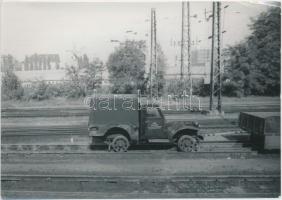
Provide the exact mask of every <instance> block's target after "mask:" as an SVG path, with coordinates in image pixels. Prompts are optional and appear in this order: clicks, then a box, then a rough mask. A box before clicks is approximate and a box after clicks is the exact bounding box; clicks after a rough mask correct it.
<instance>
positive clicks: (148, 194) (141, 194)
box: [1, 174, 280, 198]
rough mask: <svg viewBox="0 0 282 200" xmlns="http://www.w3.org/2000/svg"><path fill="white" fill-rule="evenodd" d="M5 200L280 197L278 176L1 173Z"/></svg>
mask: <svg viewBox="0 0 282 200" xmlns="http://www.w3.org/2000/svg"><path fill="white" fill-rule="evenodd" d="M1 179H2V180H1V186H2V197H4V198H19V197H20V198H160V197H163V198H173V197H174V198H188V197H194V198H195V197H198V198H203V197H225V198H226V197H229V198H232V197H253V198H254V197H256V198H258V197H272V198H275V197H276V198H277V197H278V196H280V174H273V175H208V176H199V175H194V176H193V175H191V176H89V175H87V176H81V175H79V176H75V175H22V174H18V175H17V174H2V176H1Z"/></svg>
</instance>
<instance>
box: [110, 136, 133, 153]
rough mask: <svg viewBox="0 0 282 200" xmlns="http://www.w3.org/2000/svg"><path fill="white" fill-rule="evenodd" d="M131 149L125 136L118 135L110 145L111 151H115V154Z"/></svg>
mask: <svg viewBox="0 0 282 200" xmlns="http://www.w3.org/2000/svg"><path fill="white" fill-rule="evenodd" d="M128 147H129V141H128V139H127V138H126V137H125V136H123V135H117V136H115V137H114V138H113V140H112V142H111V143H110V144H109V149H113V150H114V152H126V151H127V149H128Z"/></svg>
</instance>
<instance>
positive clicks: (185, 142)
mask: <svg viewBox="0 0 282 200" xmlns="http://www.w3.org/2000/svg"><path fill="white" fill-rule="evenodd" d="M177 146H178V149H179V150H180V151H183V152H194V151H197V150H198V142H197V140H196V139H195V138H193V137H191V136H189V135H182V136H180V138H179V139H178V142H177Z"/></svg>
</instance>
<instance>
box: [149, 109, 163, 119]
mask: <svg viewBox="0 0 282 200" xmlns="http://www.w3.org/2000/svg"><path fill="white" fill-rule="evenodd" d="M147 116H148V117H160V113H159V111H158V110H157V109H156V108H147Z"/></svg>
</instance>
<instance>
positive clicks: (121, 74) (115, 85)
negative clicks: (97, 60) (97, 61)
mask: <svg viewBox="0 0 282 200" xmlns="http://www.w3.org/2000/svg"><path fill="white" fill-rule="evenodd" d="M144 50H145V42H144V41H134V40H132V41H130V40H127V41H125V42H124V44H121V45H120V46H119V47H118V48H116V49H115V51H114V52H113V53H112V54H110V56H109V59H108V61H107V68H108V71H109V78H110V79H109V80H110V83H111V84H112V88H111V90H112V92H113V93H136V92H137V90H138V89H140V90H141V92H144V90H145V89H146V85H145V77H144V75H145V53H144Z"/></svg>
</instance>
